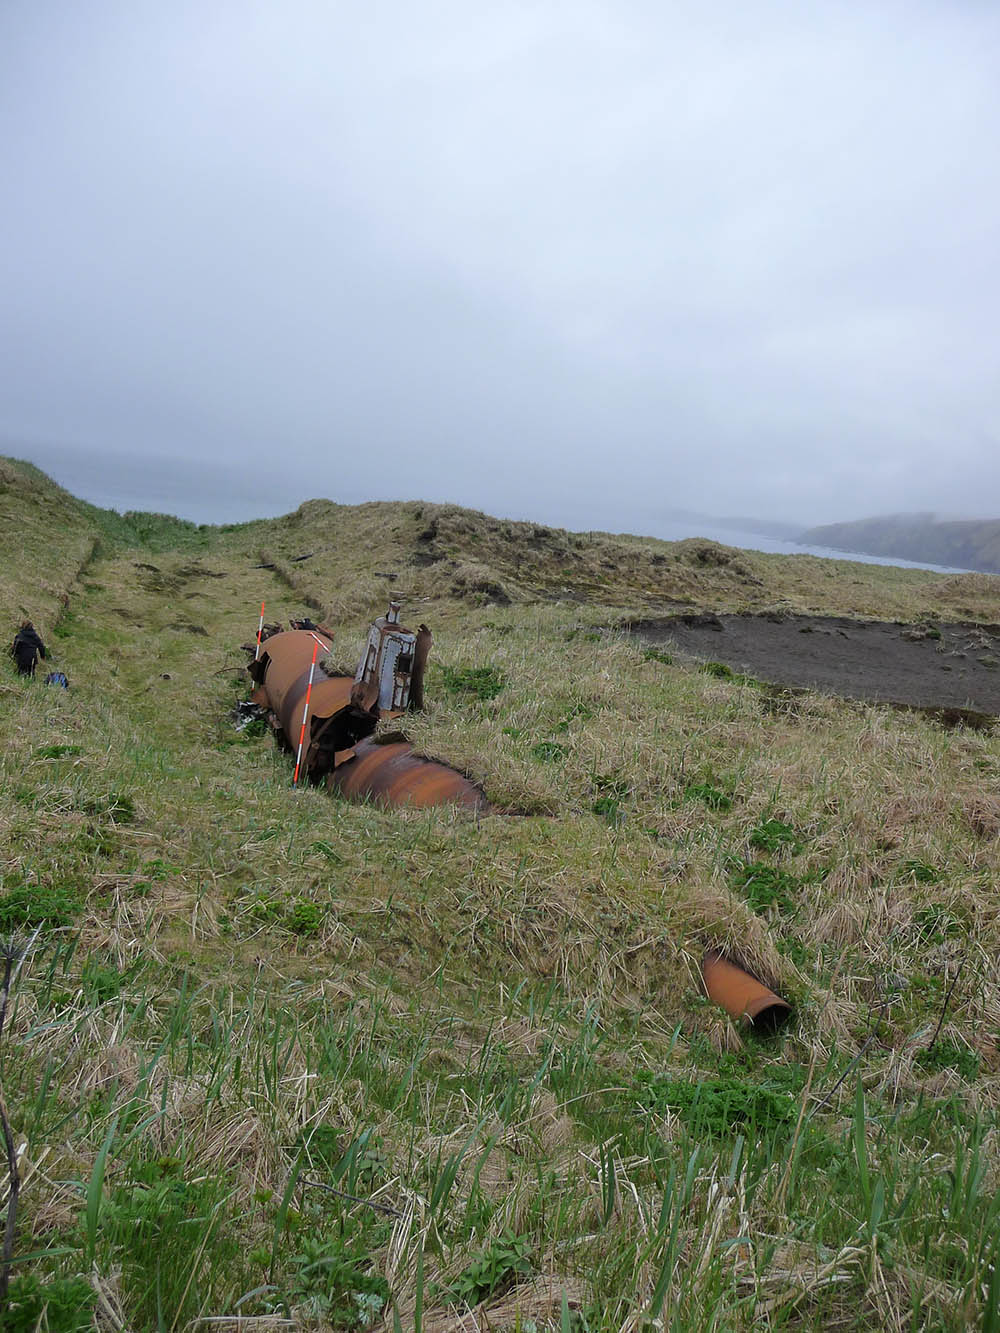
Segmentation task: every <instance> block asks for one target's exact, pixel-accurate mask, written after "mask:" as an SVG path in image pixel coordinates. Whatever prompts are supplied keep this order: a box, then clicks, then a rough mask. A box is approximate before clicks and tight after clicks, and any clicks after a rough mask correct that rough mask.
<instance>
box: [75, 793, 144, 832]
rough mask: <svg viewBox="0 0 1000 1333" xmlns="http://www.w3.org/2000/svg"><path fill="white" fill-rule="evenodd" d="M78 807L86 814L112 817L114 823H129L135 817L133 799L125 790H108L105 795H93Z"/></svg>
mask: <svg viewBox="0 0 1000 1333" xmlns="http://www.w3.org/2000/svg"><path fill="white" fill-rule="evenodd" d="M79 808H80V809H81V810H82V811H83V812H84V813H85V814H88V815H101V816H104V817H105V818H108V819H113V820H114V822H115V823H116V824H131V823H132V821H133V820H134V819H135V801H134V800H133V799H132V797H131V796H129V795H128V793H127V792H121V791H109V792H108V793H107V794H106V795H102V796H93V797H91V798H89V799H88V800H86V801H84V802H83V803H82V805H80V807H79Z"/></svg>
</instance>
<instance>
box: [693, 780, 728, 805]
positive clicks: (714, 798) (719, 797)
mask: <svg viewBox="0 0 1000 1333" xmlns="http://www.w3.org/2000/svg"><path fill="white" fill-rule="evenodd" d="M684 795H685V797H686V798H687V799H688V800H691V801H704V802H705V804H706V805H707V806H708V808H709V810H721V811H726V810H731V809H732V808H733V798H732V797H731V796H727V795H726V793H725V792H724V791H719V789H718V787H713V786H712V784H711V783H710V782H689V783H688V785H687V786H686V787H685V788H684Z"/></svg>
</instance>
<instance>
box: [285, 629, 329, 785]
mask: <svg viewBox="0 0 1000 1333" xmlns="http://www.w3.org/2000/svg"><path fill="white" fill-rule="evenodd" d="M313 639H314V640H315V642H314V643H313V655H312V661H311V662H310V664H309V684H308V685H307V686H306V701H305V704H304V705H303V708H302V728H301V730H300V731H299V752H298V754H297V755H296V756H295V776H294V777H293V778H292V786H293V787H297V786H298V785H299V766H300V765H301V763H302V742H303V741H304V740H305V738H306V718H307V717H308V716H309V696H310V694H312V687H313V676H314V675H315V674H316V654H317V653H318V652H319V647H320V642H321V640H319V639H317V638H316V636H315V634H314V635H313ZM323 646H324V647H325V646H326V645H325V644H324V645H323Z"/></svg>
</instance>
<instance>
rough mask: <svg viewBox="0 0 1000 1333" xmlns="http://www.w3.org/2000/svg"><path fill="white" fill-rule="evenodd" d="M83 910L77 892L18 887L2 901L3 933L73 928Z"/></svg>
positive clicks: (46, 886) (64, 888) (0, 926)
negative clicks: (8, 931) (38, 927)
mask: <svg viewBox="0 0 1000 1333" xmlns="http://www.w3.org/2000/svg"><path fill="white" fill-rule="evenodd" d="M82 909H83V903H82V902H81V900H80V896H79V894H78V893H77V892H76V890H75V889H72V888H69V887H68V886H56V885H50V884H23V883H22V884H14V885H13V886H12V887H11V888H10V889H8V890H7V892H6V893H4V894H3V896H2V897H0V931H5V930H16V929H18V928H19V927H21V928H26V929H33V928H34V927H35V926H42V927H43V928H46V929H51V930H54V929H56V928H57V927H59V926H69V925H71V924H72V923H73V922H74V921H75V920H76V918H77V916H79V914H80V912H81V911H82Z"/></svg>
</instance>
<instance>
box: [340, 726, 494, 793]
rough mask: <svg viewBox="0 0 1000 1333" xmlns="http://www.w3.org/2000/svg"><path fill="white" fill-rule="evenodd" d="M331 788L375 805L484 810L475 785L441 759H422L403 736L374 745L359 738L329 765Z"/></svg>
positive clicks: (372, 741)
mask: <svg viewBox="0 0 1000 1333" xmlns="http://www.w3.org/2000/svg"><path fill="white" fill-rule="evenodd" d="M327 782H328V785H329V786H330V788H331V789H332V790H333V791H339V792H340V794H341V795H342V796H348V797H350V798H351V799H352V800H356V801H358V800H365V799H368V800H373V801H377V802H378V803H379V804H380V805H412V806H428V805H444V804H454V805H464V806H465V807H466V808H467V809H470V810H487V809H489V805H488V803H487V800H486V797H485V796H484V795H483V793H482V792H481V791H480V790H479V788H478V787H477V786H476V785H475V784H474V783H472V782H470V781H469V779H468V778H465V777H463V776H462V774H461V773H459V772H457V771H456V770H455V769H454V768H449V767H448V766H447V765H446V764H438V763H435V762H434V760H433V759H422V758H420V757H419V756H418V755H415V754H414V753H413V746H412V745H410V744H408V742H406V741H391V742H390V743H389V744H387V745H380V744H379V743H378V742H377V741H374V740H365V741H361V743H360V744H359V745H358V746H357V747H356V749H355V752H354V758H353V759H351V760H349V761H348V762H347V763H346V764H341V765H339V767H337V768H335V769H334V771H333V772H332V773H331V774H330V776H329V778H328V779H327Z"/></svg>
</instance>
